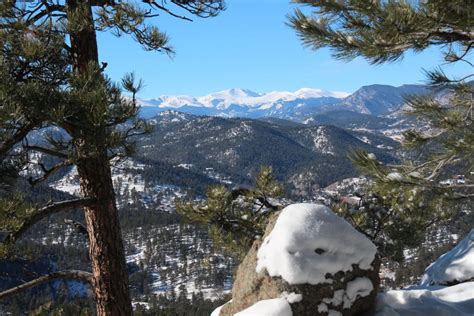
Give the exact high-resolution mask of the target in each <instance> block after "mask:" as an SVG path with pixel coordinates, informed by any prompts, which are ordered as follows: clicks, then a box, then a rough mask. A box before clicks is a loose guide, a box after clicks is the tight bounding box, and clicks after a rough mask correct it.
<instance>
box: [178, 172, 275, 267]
mask: <svg viewBox="0 0 474 316" xmlns="http://www.w3.org/2000/svg"><path fill="white" fill-rule="evenodd" d="M282 194H283V188H282V186H281V184H279V183H278V181H277V180H276V179H275V178H274V176H273V174H272V168H271V167H262V168H261V170H260V172H259V173H258V174H257V176H256V177H255V186H254V187H253V188H251V187H236V188H234V189H232V190H229V189H227V188H226V187H225V186H224V185H216V186H211V187H209V188H208V190H207V199H206V200H205V201H202V202H196V201H185V200H181V201H177V202H176V211H177V212H178V213H179V214H181V215H183V216H184V217H185V218H187V219H188V220H190V221H193V222H197V223H201V224H204V225H207V227H208V230H209V234H210V236H211V238H212V239H213V241H214V244H215V246H217V247H219V248H221V249H224V251H226V252H228V253H229V254H232V255H233V256H236V257H239V258H243V256H245V254H246V253H247V251H248V249H249V248H250V246H251V245H252V242H253V241H254V240H255V238H258V237H259V236H260V237H261V236H263V234H264V233H265V227H266V225H267V221H268V216H269V215H270V214H271V213H273V212H276V211H278V210H280V209H281V205H279V204H276V203H274V202H273V201H272V199H273V198H278V197H280V196H281V195H282Z"/></svg>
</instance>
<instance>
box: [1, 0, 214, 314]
mask: <svg viewBox="0 0 474 316" xmlns="http://www.w3.org/2000/svg"><path fill="white" fill-rule="evenodd" d="M144 2H145V3H144V4H137V3H134V2H128V1H114V0H111V1H109V0H96V1H85V0H84V1H83V0H66V1H61V0H34V1H13V0H9V1H3V2H2V3H1V4H0V9H1V16H0V41H1V42H2V55H1V60H0V62H1V64H0V66H1V69H0V71H1V72H2V74H1V75H2V76H1V79H0V80H1V82H0V98H1V108H0V120H1V122H0V124H1V125H0V130H1V134H0V135H1V136H0V160H1V161H2V164H1V167H2V180H3V179H4V175H7V172H8V174H14V172H12V171H15V170H18V169H19V168H21V167H22V166H26V165H30V164H31V163H32V161H31V159H30V157H31V154H32V153H41V154H42V155H44V156H51V157H54V160H55V161H56V163H54V164H52V165H48V164H46V163H44V162H43V161H40V162H39V163H38V167H39V168H38V170H39V172H38V173H35V174H34V175H33V176H32V177H31V178H30V179H29V182H30V183H31V184H32V185H35V184H38V183H41V182H43V181H44V180H46V179H48V178H49V177H50V176H52V175H53V174H55V173H57V172H58V171H59V170H61V169H62V168H63V167H67V166H75V167H76V168H77V171H78V174H79V178H80V186H81V195H82V196H81V198H78V199H74V200H68V201H57V202H50V203H48V204H47V205H45V206H43V207H32V206H30V205H27V204H26V203H24V202H23V201H22V200H21V198H16V199H11V196H6V198H4V199H2V201H1V203H0V204H1V206H2V208H1V209H0V211H1V217H2V219H4V220H5V221H4V222H2V226H4V227H2V230H4V231H5V230H7V231H8V232H9V234H8V236H7V238H6V239H5V242H6V243H7V244H11V243H13V242H14V241H15V240H17V239H18V238H20V237H21V235H22V234H23V233H24V232H25V231H26V230H27V229H28V228H30V227H31V226H32V225H33V224H35V223H36V222H38V221H39V220H41V219H42V218H45V217H47V216H48V215H50V214H53V213H56V212H61V211H67V210H71V209H76V208H83V209H84V215H85V222H86V230H87V233H88V241H89V257H90V260H91V268H92V269H91V270H92V272H91V273H89V272H84V271H58V272H55V273H53V274H50V275H46V276H44V277H41V278H39V279H36V280H33V281H31V282H28V283H25V284H22V285H20V286H18V287H16V288H13V289H10V290H7V291H4V292H2V293H0V298H3V297H7V296H10V295H12V294H15V293H17V292H18V291H20V290H22V289H24V288H28V287H32V286H36V285H38V284H41V283H44V282H47V281H51V280H54V279H57V278H72V279H79V280H83V281H86V282H89V283H90V284H91V286H92V289H93V291H94V294H95V300H96V307H97V314H98V315H131V314H132V307H131V301H130V296H129V289H128V277H127V270H126V264H125V257H124V251H123V243H122V237H121V232H120V225H119V222H118V216H117V206H116V203H115V194H114V189H113V185H112V178H111V172H110V161H111V159H118V158H121V157H124V156H127V155H129V154H130V153H131V149H132V147H131V145H130V142H129V141H130V137H133V136H137V135H139V134H140V133H142V132H144V131H146V127H145V126H144V124H143V123H142V122H140V121H139V120H136V119H134V117H135V115H136V113H137V105H136V102H135V94H136V93H137V92H138V90H139V88H140V86H141V84H140V82H138V83H136V82H135V81H134V76H133V75H128V76H126V77H125V78H124V79H123V82H122V86H123V88H124V89H126V90H128V91H129V92H130V93H131V94H132V98H131V99H127V98H124V97H123V96H122V93H121V89H120V87H119V86H118V85H116V84H114V83H112V82H111V81H110V80H109V79H107V78H106V77H105V76H104V74H103V70H104V68H105V67H106V65H107V64H106V63H105V62H103V63H102V64H99V56H98V48H97V39H96V32H97V31H111V32H112V33H113V34H115V35H117V36H120V35H122V34H128V35H131V36H132V37H133V38H134V39H135V40H136V41H137V42H139V43H140V44H141V45H142V46H144V48H145V49H147V50H155V51H161V52H165V53H167V54H172V53H173V50H172V48H171V47H170V46H169V45H168V38H167V36H166V35H165V34H164V33H162V32H160V31H159V30H158V28H156V27H155V26H150V25H148V24H146V22H147V20H148V19H149V18H152V17H156V15H157V12H156V11H160V12H166V13H167V14H170V15H172V16H175V17H178V18H181V19H185V20H190V19H189V18H188V17H186V16H181V15H178V14H176V13H174V12H173V11H172V10H173V7H172V6H174V7H175V8H178V9H180V10H184V11H185V12H189V13H191V14H194V15H197V16H200V17H209V16H214V15H216V14H217V13H218V12H219V11H220V10H222V9H223V1H215V0H184V1H183V0H179V1H178V0H171V1H169V2H168V3H166V2H161V1H156V2H155V1H144ZM51 127H55V128H59V129H60V130H61V132H60V133H55V134H53V133H47V132H46V133H44V134H45V135H47V137H46V138H45V139H43V140H41V141H35V142H34V143H32V142H30V139H31V134H32V133H34V132H35V131H38V130H43V131H48V128H49V130H50V128H51ZM39 135H41V134H39ZM37 136H38V134H37ZM37 174H39V175H37ZM5 184H7V182H5ZM4 197H5V195H4Z"/></svg>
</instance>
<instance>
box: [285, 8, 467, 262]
mask: <svg viewBox="0 0 474 316" xmlns="http://www.w3.org/2000/svg"><path fill="white" fill-rule="evenodd" d="M295 2H298V3H304V4H308V5H310V6H311V7H313V8H314V9H315V11H314V12H313V14H311V15H309V14H305V13H303V12H302V11H300V10H296V11H295V13H294V14H293V15H292V16H290V18H289V22H290V25H291V26H292V27H293V28H294V29H295V30H296V32H297V33H298V35H299V36H300V38H301V40H302V41H303V43H304V44H305V45H306V46H308V47H310V48H313V49H319V48H322V47H330V48H331V49H332V52H333V56H334V57H335V58H337V59H343V60H351V59H353V58H355V57H358V56H361V57H363V58H365V59H367V60H368V61H369V62H371V63H373V64H381V63H385V62H392V61H396V60H399V59H401V58H402V57H403V55H404V53H406V52H407V51H413V52H421V51H423V50H425V49H427V48H429V47H431V46H439V47H440V48H441V50H442V53H443V57H444V60H445V61H446V63H464V65H466V67H467V68H466V69H470V71H471V73H468V74H467V75H466V76H465V77H463V78H449V76H448V75H446V74H445V73H444V72H443V70H442V68H437V69H435V70H430V71H426V74H427V78H428V82H429V83H430V84H431V85H432V87H433V90H435V91H436V89H439V88H443V89H446V90H447V91H448V92H449V93H448V94H447V98H443V99H444V100H440V99H436V98H435V97H432V96H417V97H407V101H406V102H407V105H408V108H409V110H408V111H407V112H408V114H410V115H415V116H416V117H417V118H418V119H419V120H420V122H423V123H425V124H427V125H428V126H429V128H426V127H423V128H421V127H420V128H419V129H414V130H408V131H406V132H405V133H404V145H405V146H406V148H407V149H409V150H414V151H415V153H416V155H413V156H412V157H416V158H415V159H406V160H405V161H403V162H402V163H400V164H397V165H386V164H383V163H381V162H380V161H378V160H377V158H376V157H375V155H373V154H370V153H366V152H358V153H355V154H353V155H352V160H353V161H354V162H355V163H356V165H357V166H358V167H359V168H360V169H361V170H362V171H363V172H364V173H366V174H367V175H369V176H370V177H371V178H372V180H373V182H372V185H371V186H370V188H369V189H368V191H369V192H368V194H366V195H365V196H364V197H363V198H362V202H361V205H359V207H358V208H356V212H355V211H354V210H353V209H352V210H351V209H348V208H345V209H342V212H343V213H344V215H345V216H346V217H347V218H349V219H350V220H351V221H352V222H353V223H354V224H355V226H356V227H358V228H359V229H361V230H362V231H364V232H365V233H366V234H367V235H368V236H369V237H373V238H374V239H378V238H380V236H385V238H384V239H385V242H386V244H385V246H394V240H398V241H402V243H401V244H403V243H404V242H406V245H408V246H410V245H411V246H413V245H414V244H419V243H420V242H421V241H422V239H423V236H424V234H423V232H424V231H425V230H426V228H427V227H429V226H431V225H432V224H434V223H437V222H442V221H444V220H446V219H450V218H452V216H453V215H454V213H455V212H458V211H459V209H472V200H473V198H474V185H473V184H472V180H473V179H472V171H473V160H474V125H473V112H472V107H473V94H474V85H473V84H472V82H471V83H470V82H468V80H469V78H471V77H472V76H474V74H473V73H472V67H473V63H472V62H471V61H470V60H469V58H470V57H471V56H470V54H471V53H472V48H473V47H474V32H473V29H474V6H473V5H472V1H470V0H454V1H441V0H427V1H363V0H347V1H336V0H333V1H326V0H299V1H295ZM461 173H463V174H465V175H466V179H464V178H461V179H458V180H457V181H456V182H455V183H454V184H452V185H449V186H446V185H443V184H442V180H443V179H446V178H450V177H452V176H453V175H456V174H461ZM469 176H471V178H469ZM470 181H471V182H470ZM379 241H380V240H379ZM410 241H411V242H410ZM395 245H396V243H395ZM399 250H400V249H399ZM398 254H400V252H399V251H398Z"/></svg>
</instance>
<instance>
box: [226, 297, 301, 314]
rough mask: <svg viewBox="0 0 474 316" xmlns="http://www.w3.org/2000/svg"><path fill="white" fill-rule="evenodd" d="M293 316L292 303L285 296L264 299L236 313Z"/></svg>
mask: <svg viewBox="0 0 474 316" xmlns="http://www.w3.org/2000/svg"><path fill="white" fill-rule="evenodd" d="M257 315H258V316H292V315H293V312H292V311H291V307H290V304H289V303H288V301H287V300H286V299H284V298H274V299H270V300H262V301H258V302H257V303H255V304H253V305H252V306H250V307H249V308H247V309H244V310H243V311H241V312H238V313H236V314H235V316H257Z"/></svg>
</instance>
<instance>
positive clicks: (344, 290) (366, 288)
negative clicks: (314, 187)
mask: <svg viewBox="0 0 474 316" xmlns="http://www.w3.org/2000/svg"><path fill="white" fill-rule="evenodd" d="M288 208H290V209H288ZM303 211H304V212H306V213H307V214H309V215H311V216H309V217H308V216H306V217H304V216H303V217H302V218H301V220H305V221H306V223H303V224H302V226H304V227H303V228H302V229H303V230H304V229H308V227H309V228H311V227H314V228H313V229H311V230H310V231H309V233H308V234H309V235H312V236H308V240H310V241H311V242H310V243H309V245H308V243H307V244H306V245H305V246H312V245H313V244H315V240H317V239H314V237H318V234H324V232H325V231H326V232H328V231H331V230H333V233H335V235H336V236H337V234H339V237H337V238H341V239H342V240H343V241H344V238H349V239H351V240H353V239H358V238H360V236H358V234H360V233H359V232H357V231H356V230H355V229H353V228H352V227H350V229H351V230H352V231H350V232H349V233H347V232H346V230H348V229H349V228H347V227H346V225H348V226H350V225H349V224H348V223H347V222H345V221H344V220H343V219H341V218H337V219H334V217H337V216H336V215H335V214H333V213H332V211H331V210H330V209H329V208H327V207H325V206H322V205H315V204H294V205H291V206H289V207H287V208H285V209H284V210H283V211H281V212H280V213H275V214H274V215H272V216H271V218H270V220H269V223H268V226H267V229H266V233H265V236H264V238H263V239H261V240H256V241H255V242H254V244H253V245H252V248H251V249H250V251H249V252H248V254H247V256H246V257H245V258H244V260H243V262H242V263H241V265H240V266H239V268H238V271H237V275H236V278H235V283H234V286H233V288H232V302H230V303H228V304H226V305H224V306H223V307H222V309H221V311H220V315H221V316H223V315H234V314H236V313H238V312H240V311H243V310H245V309H247V308H249V307H251V306H252V305H254V304H256V303H257V302H259V301H262V300H270V299H275V298H282V297H283V298H285V299H286V300H287V301H288V303H289V304H290V307H291V310H292V313H293V315H329V314H331V315H338V314H337V312H339V313H340V315H355V314H357V313H359V312H362V311H366V310H369V309H371V308H372V307H373V305H374V300H375V296H376V293H377V290H378V287H379V283H380V279H379V276H378V272H379V266H380V263H379V260H378V258H377V256H376V255H375V250H374V255H373V259H372V258H371V261H369V262H370V266H369V267H365V268H364V269H362V268H361V267H360V266H359V264H351V265H350V267H349V268H348V269H347V270H346V271H338V272H336V273H333V274H331V273H327V274H326V275H325V280H324V281H323V282H319V283H316V284H310V283H309V282H308V283H296V284H295V283H292V284H290V283H289V282H288V281H287V280H285V279H284V277H282V276H273V277H272V276H270V275H269V273H268V271H267V269H259V270H263V271H259V272H257V265H258V264H259V259H260V260H262V258H259V257H261V256H262V255H261V254H260V255H259V250H260V249H261V247H262V244H263V243H267V244H268V243H269V241H268V240H269V239H270V238H269V235H271V233H272V231H273V230H274V228H275V230H276V231H277V232H278V227H276V226H282V225H284V223H282V221H283V219H281V220H279V217H282V218H283V217H285V214H286V216H287V217H288V215H291V217H295V215H297V214H302V213H297V212H303ZM285 212H286V213H285ZM289 212H291V213H289ZM313 212H323V213H324V214H323V215H324V216H322V217H321V216H319V215H320V214H319V213H318V214H316V213H313ZM282 214H283V216H282ZM315 214H316V217H314V216H312V215H315ZM296 217H297V216H296ZM311 218H313V220H314V218H317V219H321V218H323V219H326V218H329V219H330V220H329V221H327V222H325V221H324V220H322V221H321V220H320V221H316V222H314V223H311V222H309V220H308V219H311ZM340 221H342V222H344V223H341V222H340ZM327 225H334V227H332V226H331V227H328V226H327ZM338 225H339V226H338ZM341 225H342V226H341ZM290 226H291V225H290ZM295 227H297V226H295ZM341 227H342V228H343V229H342V231H341ZM328 228H329V229H328ZM295 234H296V235H298V234H299V235H300V236H299V237H301V232H300V231H298V232H295ZM326 234H327V233H326ZM351 234H353V235H351ZM347 235H349V237H347ZM360 235H362V234H360ZM311 237H312V238H313V239H311ZM321 238H322V239H324V238H327V236H323V235H321ZM364 238H365V237H364ZM288 239H289V240H290V241H291V240H298V238H295V236H294V235H292V234H291V232H290V236H288ZM339 241H340V240H339ZM367 241H368V240H364V242H365V243H366V242H367ZM300 242H301V241H300ZM349 242H350V241H349ZM303 243H304V242H303ZM369 243H370V242H369ZM288 245H289V244H287V245H285V243H281V247H282V248H284V249H286V248H287V247H288ZM370 245H371V246H373V245H372V244H371V243H370ZM373 247H374V249H375V246H373ZM314 248H315V249H314V250H313V251H314V252H315V253H316V254H317V255H320V256H323V255H325V253H324V252H321V249H320V248H321V246H320V245H318V244H317V242H316V245H314ZM366 248H367V247H366ZM318 250H320V251H318ZM286 251H287V252H289V253H290V255H294V256H296V257H299V256H304V255H305V254H304V252H303V251H302V250H301V254H300V253H298V251H296V253H295V254H294V253H292V252H291V251H290V250H288V249H286ZM326 251H327V255H331V256H333V257H331V258H345V257H347V255H348V253H338V252H337V251H338V250H337V249H331V247H330V245H329V246H328V250H326ZM354 251H355V252H357V249H354ZM362 251H363V249H362ZM331 252H332V253H331ZM349 255H352V254H351V253H349ZM312 257H314V258H316V260H317V259H318V257H317V256H315V255H314V254H313V256H312ZM354 257H355V258H357V255H356V254H355V255H354ZM314 258H313V259H312V260H314ZM281 260H282V261H284V260H285V258H283V257H282V258H281ZM297 264H298V261H296V265H297ZM305 264H307V260H306V261H305ZM335 264H337V263H335ZM260 265H262V264H261V262H260ZM296 265H295V266H294V269H295V271H299V270H301V269H302V268H301V267H298V266H296ZM316 265H317V262H316ZM323 266H324V265H323ZM361 266H362V264H361ZM313 283H314V282H313ZM295 297H297V298H298V299H294V298H295Z"/></svg>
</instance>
